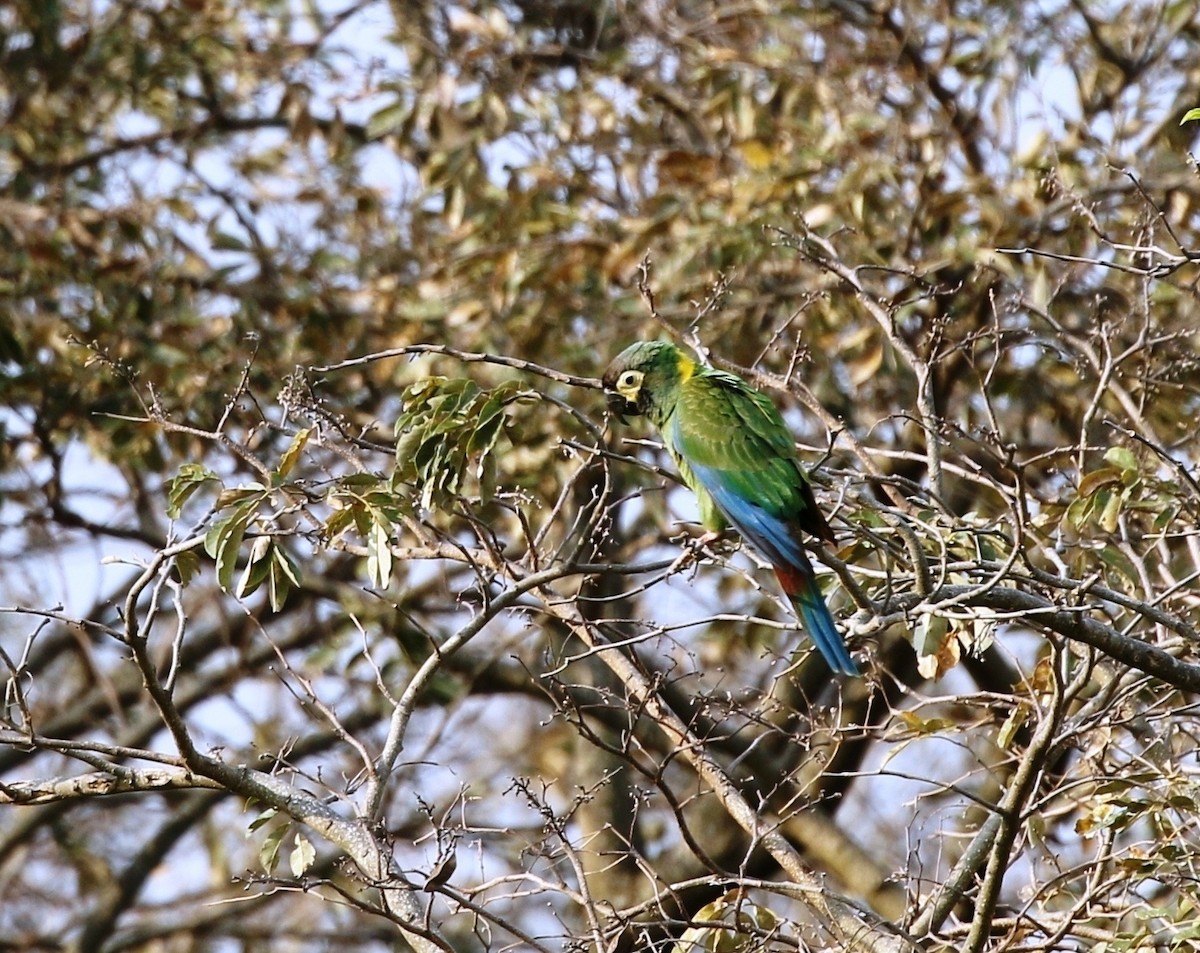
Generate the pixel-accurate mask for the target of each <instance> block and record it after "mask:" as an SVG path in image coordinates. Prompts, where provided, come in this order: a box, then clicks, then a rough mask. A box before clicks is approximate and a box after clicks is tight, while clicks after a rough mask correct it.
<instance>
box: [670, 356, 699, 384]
mask: <svg viewBox="0 0 1200 953" xmlns="http://www.w3.org/2000/svg"><path fill="white" fill-rule="evenodd" d="M676 357H677V361H676V365H675V366H676V367H678V368H679V383H681V384H682V383H683V382H684V381H686V380H688V379H689V378H691V376H692V375H693V374H695V373H696V362H695V361H693V360H692V359H691V358H690V357H688V356H687V355H686V354H684V353H683V351H677V352H676Z"/></svg>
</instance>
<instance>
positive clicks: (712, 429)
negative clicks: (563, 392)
mask: <svg viewBox="0 0 1200 953" xmlns="http://www.w3.org/2000/svg"><path fill="white" fill-rule="evenodd" d="M602 383H603V386H604V391H605V396H606V399H607V402H608V406H609V409H610V411H612V412H613V413H615V414H616V415H617V416H619V417H620V418H621V419H622V420H624V419H625V418H626V417H632V416H644V417H646V418H647V419H648V420H649V421H650V423H652V424H653V425H654V427H655V428H656V429H657V430H658V432H659V434H660V435H661V436H662V440H663V444H664V445H665V446H666V449H667V453H668V454H670V456H671V459H672V460H673V461H674V462H675V466H676V467H677V468H678V469H679V475H680V476H681V477H682V479H683V482H684V483H685V484H686V485H687V486H688V487H689V488H690V489H691V490H692V492H693V493H695V494H696V497H697V501H698V503H699V507H700V520H701V522H702V523H703V524H704V527H705V529H707V530H709V531H710V532H712V533H720V532H722V531H723V530H725V529H726V528H727V527H728V526H732V527H733V528H734V529H736V530H737V531H738V533H739V534H740V535H741V537H742V539H744V540H745V541H746V542H747V543H749V544H750V545H751V546H752V547H753V548H754V549H756V550H757V551H758V552H759V553H761V554H762V555H763V556H764V557H766V559H767V560H769V561H770V563H771V565H772V567H773V568H774V570H775V575H776V577H777V578H778V579H779V584H780V586H781V587H782V588H783V592H784V594H785V595H786V596H787V597H788V599H789V601H790V602H791V604H792V606H793V608H794V609H795V612H796V615H797V617H798V618H799V620H800V622H801V624H802V625H803V627H804V630H805V632H807V633H808V636H809V638H810V639H812V641H813V643H814V644H815V645H816V647H817V649H818V650H819V651H820V653H821V655H822V656H823V657H824V659H825V661H826V663H827V664H828V665H829V667H830V669H831V670H833V671H834V672H838V673H841V674H844V675H859V674H860V673H859V670H858V666H857V665H856V664H855V662H854V659H853V658H851V656H850V653H849V652H848V651H847V650H846V644H845V642H844V641H843V639H842V637H841V635H839V634H838V630H837V628H836V627H835V626H834V622H833V616H832V615H830V613H829V607H828V606H826V605H825V600H824V598H823V597H822V595H821V590H820V589H819V588H818V587H817V580H816V575H815V574H814V572H813V567H812V562H811V561H810V560H809V557H808V553H807V552H806V551H805V548H804V545H803V544H802V542H801V538H800V534H801V532H802V531H803V532H805V533H808V534H809V535H810V536H815V537H816V538H818V539H822V540H825V541H827V542H833V540H834V537H833V530H831V529H830V528H829V524H828V523H827V522H826V520H825V517H824V516H823V515H822V514H821V511H820V510H818V509H817V502H816V499H815V498H814V497H813V492H812V487H810V486H809V484H808V480H807V478H806V477H805V474H804V471H803V470H802V469H801V467H800V461H799V459H798V457H797V456H796V446H795V444H794V443H793V442H792V436H791V433H790V432H789V431H788V429H787V425H786V424H785V423H784V422H783V417H782V416H780V413H779V410H778V409H777V408H776V406H775V404H774V403H773V402H772V401H771V399H770V398H769V397H768V396H767V395H766V394H764V393H762V392H761V391H758V390H756V389H755V388H754V387H753V386H751V385H750V384H749V383H747V382H746V381H745V380H743V379H742V378H740V377H738V376H737V375H736V374H731V373H729V372H727V371H722V370H719V369H717V368H714V367H709V366H707V365H704V364H701V363H700V362H698V361H696V360H693V359H692V358H691V357H689V356H688V355H687V354H686V353H685V352H684V351H682V350H681V349H680V348H678V347H676V346H675V345H674V344H672V343H670V342H669V341H639V342H637V343H635V344H631V345H630V346H629V347H627V348H626V349H625V350H624V351H622V352H621V353H620V354H618V355H617V357H616V358H614V359H613V361H612V363H611V364H609V366H608V368H607V370H605V372H604V377H603V379H602Z"/></svg>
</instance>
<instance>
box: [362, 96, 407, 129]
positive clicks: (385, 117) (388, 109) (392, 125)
mask: <svg viewBox="0 0 1200 953" xmlns="http://www.w3.org/2000/svg"><path fill="white" fill-rule="evenodd" d="M411 113H412V110H411V109H410V108H409V106H408V104H407V103H406V102H404V101H403V100H397V101H396V102H394V103H389V104H388V105H387V106H384V107H383V108H382V109H378V110H376V111H375V112H374V113H373V114H372V115H371V117H370V118H369V119H368V120H367V138H368V139H379V138H380V137H382V136H386V135H387V134H388V133H389V132H395V131H396V130H397V129H399V128H400V127H401V126H403V125H404V123H405V122H407V120H408V117H409V116H410V115H411Z"/></svg>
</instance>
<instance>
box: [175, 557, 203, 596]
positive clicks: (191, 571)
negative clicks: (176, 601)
mask: <svg viewBox="0 0 1200 953" xmlns="http://www.w3.org/2000/svg"><path fill="white" fill-rule="evenodd" d="M199 571H200V554H199V553H197V552H196V550H194V549H185V550H184V551H183V552H182V553H179V555H177V556H176V557H175V573H176V575H178V576H179V584H180V585H181V586H184V587H186V586H187V584H188V583H190V582H191V581H192V580H193V579H194V578H195V577H196V573H198V572H199Z"/></svg>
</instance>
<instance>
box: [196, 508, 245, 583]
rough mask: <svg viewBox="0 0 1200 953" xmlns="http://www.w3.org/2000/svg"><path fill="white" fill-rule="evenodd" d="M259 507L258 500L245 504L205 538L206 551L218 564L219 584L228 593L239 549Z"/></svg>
mask: <svg viewBox="0 0 1200 953" xmlns="http://www.w3.org/2000/svg"><path fill="white" fill-rule="evenodd" d="M257 505H258V501H257V500H250V501H248V502H245V503H243V504H242V505H241V506H239V507H238V508H237V509H235V510H234V511H233V512H232V513H230V514H229V516H227V517H226V518H225V519H223V520H221V521H220V522H218V523H216V524H214V525H213V526H212V527H211V528H210V529H209V531H208V532H207V533H206V534H205V536H204V551H205V552H206V553H208V555H209V556H211V557H212V558H213V559H214V560H216V563H217V583H218V584H219V585H220V587H221V588H222V589H224V590H225V591H226V592H228V591H229V586H230V584H231V583H232V582H233V572H234V569H235V568H236V567H237V555H238V549H239V548H240V547H241V545H242V537H243V536H244V535H245V533H246V527H247V526H248V525H249V523H250V518H251V516H253V515H254V511H255V509H256V507H257Z"/></svg>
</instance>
